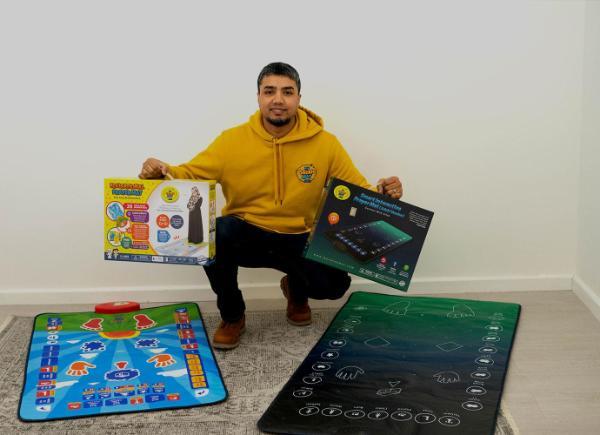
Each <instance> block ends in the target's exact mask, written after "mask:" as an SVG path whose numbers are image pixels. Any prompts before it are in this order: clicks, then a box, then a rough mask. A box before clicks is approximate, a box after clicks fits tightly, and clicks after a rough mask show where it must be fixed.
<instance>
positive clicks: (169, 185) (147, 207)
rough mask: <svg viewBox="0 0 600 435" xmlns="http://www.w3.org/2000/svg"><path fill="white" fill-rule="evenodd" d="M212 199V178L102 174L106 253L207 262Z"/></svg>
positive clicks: (118, 256) (123, 258) (146, 259)
mask: <svg viewBox="0 0 600 435" xmlns="http://www.w3.org/2000/svg"><path fill="white" fill-rule="evenodd" d="M215 198H216V193H215V181H192V180H140V179H125V178H110V179H105V180H104V258H105V259H106V260H116V261H138V262H152V263H166V264H200V265H204V264H209V263H210V262H211V261H212V259H213V258H214V255H215V222H216V221H215V206H216V205H215Z"/></svg>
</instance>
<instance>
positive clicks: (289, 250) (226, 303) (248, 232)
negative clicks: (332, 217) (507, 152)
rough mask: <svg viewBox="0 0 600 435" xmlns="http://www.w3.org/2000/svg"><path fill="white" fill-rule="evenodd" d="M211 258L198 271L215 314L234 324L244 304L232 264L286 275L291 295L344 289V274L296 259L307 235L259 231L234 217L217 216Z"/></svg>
mask: <svg viewBox="0 0 600 435" xmlns="http://www.w3.org/2000/svg"><path fill="white" fill-rule="evenodd" d="M216 231H217V234H216V246H217V255H216V257H215V258H216V260H215V261H214V262H213V263H212V264H211V265H210V266H205V267H204V270H205V271H206V275H207V276H208V280H209V281H210V285H211V287H212V289H213V291H214V292H215V293H216V294H217V306H218V307H219V311H220V312H221V318H222V319H223V320H225V321H226V322H236V321H238V320H239V319H241V317H242V316H243V314H244V311H245V309H246V305H245V304H244V298H243V297H242V292H241V291H240V289H239V287H238V280H237V275H238V267H240V266H241V267H252V268H257V267H266V268H271V269H277V270H279V271H281V272H283V273H286V274H287V275H288V284H289V288H290V293H291V298H292V301H293V302H294V303H298V304H301V303H304V302H306V301H308V298H313V299H339V298H341V297H342V296H343V295H344V293H346V291H347V290H348V288H349V287H350V276H348V274H347V273H346V272H343V271H341V270H338V269H334V268H331V267H329V266H326V265H324V264H320V263H316V262H314V261H311V260H307V259H305V258H304V257H302V252H303V251H304V246H305V245H306V239H307V238H308V233H305V234H280V233H272V232H269V231H265V230H263V229H261V228H258V227H256V226H254V225H251V224H249V223H247V222H245V221H244V220H242V219H239V218H237V217H234V216H222V217H219V218H217V230H216Z"/></svg>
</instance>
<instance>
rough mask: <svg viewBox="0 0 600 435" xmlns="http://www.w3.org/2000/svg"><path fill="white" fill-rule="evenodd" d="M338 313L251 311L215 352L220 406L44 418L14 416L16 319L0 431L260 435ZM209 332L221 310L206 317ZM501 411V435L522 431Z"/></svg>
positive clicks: (22, 347) (3, 352)
mask: <svg viewBox="0 0 600 435" xmlns="http://www.w3.org/2000/svg"><path fill="white" fill-rule="evenodd" d="M336 312H337V310H331V309H323V310H315V311H314V323H313V324H312V325H311V326H309V327H304V328H298V327H294V326H291V325H288V324H287V322H286V321H285V313H284V312H283V311H253V312H248V313H247V331H246V334H244V336H243V338H242V344H241V345H240V347H239V348H237V349H235V350H232V351H227V352H222V351H218V352H216V356H217V360H218V363H219V367H220V368H221V372H222V374H223V378H224V380H225V384H226V385H227V388H228V390H229V399H228V400H227V401H226V402H224V403H221V404H217V405H212V406H204V407H197V408H189V409H180V410H174V411H155V412H141V413H134V414H119V415H111V416H104V417H92V418H80V419H72V420H60V421H51V422H42V423H23V422H21V421H19V419H18V417H17V409H18V405H19V397H20V394H21V388H22V382H23V373H24V367H25V362H26V358H27V348H28V346H29V337H30V333H31V328H32V321H33V319H32V318H30V317H13V318H11V319H10V320H9V321H8V322H7V323H6V324H5V327H4V328H3V329H2V331H0V434H13V433H20V432H28V433H32V434H38V433H39V434H42V433H43V434H81V433H89V434H156V435H158V434H169V435H172V434H175V433H180V434H195V433H202V434H223V435H232V434H258V433H260V431H259V430H258V429H257V428H256V421H257V420H258V419H259V418H260V416H261V415H262V413H263V412H264V410H265V409H266V408H267V406H268V405H269V404H270V403H271V401H272V400H273V399H274V398H275V396H276V394H277V393H278V392H279V390H280V389H281V388H282V387H283V385H284V384H285V382H286V381H287V380H288V379H289V377H290V376H291V375H292V373H293V372H294V370H295V369H296V367H298V366H299V365H300V363H301V362H302V360H303V359H304V358H305V356H306V355H307V354H308V352H309V350H310V349H311V348H312V347H313V346H314V345H315V344H316V342H317V340H318V339H319V338H320V337H321V335H322V334H323V332H324V331H325V329H327V326H328V325H329V322H330V321H331V319H332V318H333V316H334V315H335V313H336ZM204 320H205V323H206V327H207V329H208V331H209V333H212V331H214V329H215V328H216V325H217V323H218V320H219V319H218V315H217V314H208V315H206V316H205V317H204ZM507 414H508V413H507V412H506V411H501V413H500V415H499V417H498V420H497V423H496V435H517V434H518V431H517V430H516V429H515V428H514V423H512V419H511V418H510V416H507Z"/></svg>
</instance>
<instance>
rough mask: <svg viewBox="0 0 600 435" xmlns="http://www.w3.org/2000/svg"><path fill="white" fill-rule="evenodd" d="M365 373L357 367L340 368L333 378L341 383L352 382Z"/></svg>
mask: <svg viewBox="0 0 600 435" xmlns="http://www.w3.org/2000/svg"><path fill="white" fill-rule="evenodd" d="M364 374H365V371H364V370H363V369H361V368H360V367H357V366H346V367H342V368H341V369H339V370H338V371H337V373H336V374H335V377H336V378H338V379H341V380H342V381H352V380H354V379H356V378H357V377H358V375H364Z"/></svg>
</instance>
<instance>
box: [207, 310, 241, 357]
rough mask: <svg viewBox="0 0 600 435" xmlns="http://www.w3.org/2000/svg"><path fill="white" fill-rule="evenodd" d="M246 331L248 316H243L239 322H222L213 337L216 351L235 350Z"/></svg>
mask: <svg viewBox="0 0 600 435" xmlns="http://www.w3.org/2000/svg"><path fill="white" fill-rule="evenodd" d="M245 330H246V316H245V315H244V316H242V318H241V319H240V320H238V321H237V322H225V321H224V320H222V321H221V324H220V325H219V327H218V328H217V330H216V331H215V335H214V336H213V347H214V348H215V349H233V348H235V347H237V346H238V344H240V336H241V335H242V334H243V333H244V331H245Z"/></svg>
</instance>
